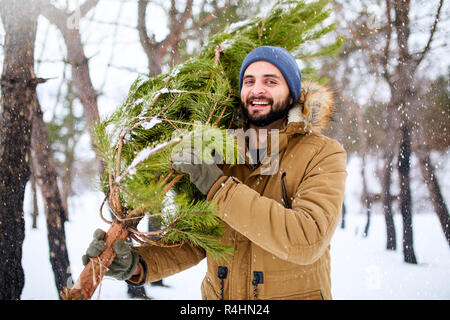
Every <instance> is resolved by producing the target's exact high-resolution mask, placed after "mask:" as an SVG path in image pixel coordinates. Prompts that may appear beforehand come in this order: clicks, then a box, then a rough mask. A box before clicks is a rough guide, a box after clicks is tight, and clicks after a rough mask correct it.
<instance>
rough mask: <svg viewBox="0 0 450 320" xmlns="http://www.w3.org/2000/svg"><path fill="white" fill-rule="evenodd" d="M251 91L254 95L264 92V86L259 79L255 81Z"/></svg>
mask: <svg viewBox="0 0 450 320" xmlns="http://www.w3.org/2000/svg"><path fill="white" fill-rule="evenodd" d="M251 93H252V95H254V96H258V95H261V94H264V93H266V88H265V87H264V85H263V83H261V82H260V81H256V82H255V84H254V86H253V88H252V92H251Z"/></svg>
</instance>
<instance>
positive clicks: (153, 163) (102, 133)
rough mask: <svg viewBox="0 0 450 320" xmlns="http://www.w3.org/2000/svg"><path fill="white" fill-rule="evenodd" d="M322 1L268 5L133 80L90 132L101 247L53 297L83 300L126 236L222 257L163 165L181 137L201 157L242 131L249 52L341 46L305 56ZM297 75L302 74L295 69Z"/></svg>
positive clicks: (205, 217)
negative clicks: (167, 66)
mask: <svg viewBox="0 0 450 320" xmlns="http://www.w3.org/2000/svg"><path fill="white" fill-rule="evenodd" d="M327 4H328V1H325V0H320V1H278V2H277V3H276V4H275V5H274V6H273V7H272V8H271V9H270V10H269V11H268V13H267V14H266V15H265V16H258V17H255V18H252V19H250V20H247V21H243V22H240V23H237V24H233V25H230V26H229V27H228V28H227V30H225V31H224V32H221V33H217V34H215V35H214V36H212V37H211V38H210V39H209V41H208V42H207V43H206V45H205V46H204V47H203V48H202V50H201V51H200V53H199V54H198V55H196V56H194V57H192V58H190V59H189V60H188V61H186V62H185V63H183V64H181V65H179V66H176V67H174V68H173V69H172V70H170V71H169V72H167V73H165V74H162V75H159V76H156V77H153V78H150V79H143V78H139V79H137V80H136V81H135V82H134V83H133V85H132V86H131V88H130V91H129V94H128V96H127V97H126V99H125V101H124V102H123V104H122V105H121V106H120V107H119V108H118V109H117V110H116V111H115V112H114V113H113V114H112V115H111V116H109V117H108V118H107V119H105V120H103V121H101V122H99V123H98V124H97V126H96V127H95V132H96V137H97V141H95V145H96V147H97V152H98V154H99V156H100V157H101V159H102V160H103V161H104V163H105V172H104V174H103V175H102V177H101V187H102V190H103V191H104V193H105V196H106V197H105V202H104V203H107V204H108V206H109V209H110V211H111V213H112V215H113V216H114V218H113V221H108V220H107V219H105V218H103V219H104V220H105V221H108V222H109V223H111V227H110V229H109V231H108V232H107V234H106V237H105V241H106V244H107V247H106V249H105V251H104V252H103V253H102V254H101V255H100V256H99V257H98V258H93V259H91V261H90V262H89V264H88V265H87V266H86V267H85V269H84V270H83V272H82V273H81V275H80V278H79V279H78V281H77V283H76V284H75V286H74V287H73V288H72V289H66V290H65V292H62V293H61V295H62V296H63V298H65V299H89V298H90V297H91V296H92V294H93V293H94V291H95V289H96V287H97V286H98V284H99V283H100V282H101V279H102V277H103V275H104V274H105V273H106V271H107V268H108V266H109V265H110V264H111V262H112V260H113V259H114V257H115V254H114V251H113V250H112V243H113V242H114V241H115V240H119V239H121V240H124V239H126V238H127V237H131V238H132V239H134V240H135V241H136V242H138V243H142V244H146V243H148V244H151V245H156V246H180V245H182V244H184V243H186V242H189V243H191V244H192V245H195V246H200V247H202V248H203V249H204V250H206V252H208V253H209V254H210V255H211V256H213V257H214V258H215V259H217V260H221V259H227V258H228V257H230V254H231V253H232V250H231V248H228V247H226V246H224V245H223V244H222V243H221V242H220V236H221V230H222V223H221V221H220V220H219V219H218V218H217V215H216V212H217V208H216V207H215V205H214V203H212V202H207V201H206V200H205V198H204V196H203V195H202V194H201V193H200V192H199V191H198V190H197V189H196V187H195V186H194V185H193V184H191V183H190V180H189V176H188V175H183V174H181V173H178V172H176V171H175V170H173V169H172V167H171V161H170V159H171V154H172V152H176V151H177V150H176V148H177V145H178V144H179V142H180V141H181V140H182V139H183V140H186V139H191V141H192V143H194V141H201V143H200V146H199V148H200V149H201V150H202V151H203V155H205V154H208V155H209V156H210V155H211V150H230V148H233V144H234V140H233V137H232V136H230V135H229V134H228V133H227V131H226V129H230V128H238V127H240V126H241V125H242V118H241V114H240V100H239V83H238V81H239V77H238V75H239V69H240V65H241V63H242V61H243V59H244V58H245V56H246V55H247V54H248V53H249V52H250V51H251V50H253V49H255V48H256V47H259V46H264V45H271V46H281V47H284V48H285V49H287V50H288V51H290V52H291V53H292V54H293V55H294V56H295V57H296V58H298V59H306V58H310V57H317V56H323V55H331V54H333V53H334V52H336V51H337V50H338V49H339V48H340V46H341V45H342V42H343V39H342V38H340V37H339V38H338V39H337V40H336V41H334V42H333V43H331V44H329V45H326V46H317V45H315V46H314V47H318V48H319V49H317V50H316V51H315V52H309V50H307V49H305V46H306V45H307V44H309V43H312V41H314V40H317V39H319V38H321V37H322V36H323V35H325V34H327V33H329V32H330V31H332V30H333V28H334V24H326V23H325V20H326V19H327V18H329V16H330V9H329V7H328V6H327ZM312 47H313V46H310V48H312ZM303 77H304V78H308V73H307V72H305V70H303ZM217 137H219V138H217ZM233 150H234V149H233ZM222 156H223V157H225V159H224V160H225V162H226V163H231V164H233V163H235V162H236V159H237V157H238V155H237V151H234V152H226V154H225V153H224V154H222ZM104 203H103V204H104ZM103 204H102V206H101V208H100V211H101V212H102V207H103ZM145 215H148V216H152V217H154V218H155V217H157V219H158V220H159V221H160V223H161V229H160V230H158V231H152V232H143V231H139V228H138V223H139V221H140V220H141V219H142V218H143V217H144V216H145ZM102 217H103V216H102Z"/></svg>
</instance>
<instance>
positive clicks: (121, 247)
mask: <svg viewBox="0 0 450 320" xmlns="http://www.w3.org/2000/svg"><path fill="white" fill-rule="evenodd" d="M105 234H106V232H105V231H103V230H101V229H97V230H95V232H94V240H92V242H91V243H90V244H89V247H88V248H87V250H86V254H85V255H83V256H82V257H81V259H82V261H83V265H87V264H88V262H89V258H93V257H97V256H99V255H100V254H101V253H102V252H103V250H105V248H106V242H105V241H104V240H103V239H104V238H105ZM113 250H114V252H115V253H116V257H115V258H114V260H113V262H112V263H111V265H110V266H109V268H108V271H107V272H106V275H107V276H110V277H113V278H115V279H117V280H128V279H129V278H131V276H132V275H133V271H134V270H135V269H136V266H137V264H138V262H139V255H138V254H137V253H135V252H133V250H132V249H131V248H130V246H129V245H128V244H127V243H126V242H125V241H123V240H117V241H115V242H114V244H113Z"/></svg>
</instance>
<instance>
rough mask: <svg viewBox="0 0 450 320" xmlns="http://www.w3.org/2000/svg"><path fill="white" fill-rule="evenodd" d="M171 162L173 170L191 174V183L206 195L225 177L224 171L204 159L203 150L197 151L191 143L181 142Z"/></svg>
mask: <svg viewBox="0 0 450 320" xmlns="http://www.w3.org/2000/svg"><path fill="white" fill-rule="evenodd" d="M189 140H190V139H189ZM171 160H172V168H173V169H175V170H177V171H180V172H183V173H187V174H189V177H190V178H191V182H192V183H193V184H195V186H196V187H197V188H198V190H200V192H201V193H203V194H204V195H207V194H208V192H209V190H210V189H211V187H212V186H213V184H214V182H216V181H217V179H219V178H220V177H221V176H223V172H222V170H220V168H219V167H218V166H217V165H216V164H215V163H214V161H212V159H209V161H205V160H204V159H202V157H201V150H199V151H197V150H196V149H195V148H194V147H193V146H192V144H191V143H190V141H183V142H181V143H180V145H178V146H177V147H176V148H175V149H174V152H173V154H172V158H171Z"/></svg>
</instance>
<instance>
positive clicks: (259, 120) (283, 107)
mask: <svg viewBox="0 0 450 320" xmlns="http://www.w3.org/2000/svg"><path fill="white" fill-rule="evenodd" d="M253 99H266V100H268V101H269V104H270V111H269V113H267V114H265V115H263V116H258V115H256V116H251V115H250V114H249V112H248V108H247V106H248V105H250V101H251V100H253ZM289 101H290V96H289V95H288V96H287V98H286V99H285V100H284V101H281V102H277V103H275V104H274V103H273V100H272V99H267V98H265V97H251V98H248V99H247V101H246V102H245V103H244V102H243V101H241V109H242V113H243V114H244V118H245V119H246V120H247V121H248V122H249V123H250V124H253V125H255V126H257V127H264V126H267V125H269V124H271V123H272V122H274V121H277V120H280V119H282V118H284V117H286V116H287V114H288V112H289V110H290V109H291V105H290V103H289Z"/></svg>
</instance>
